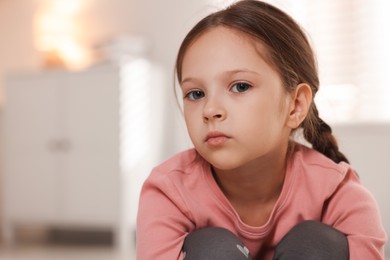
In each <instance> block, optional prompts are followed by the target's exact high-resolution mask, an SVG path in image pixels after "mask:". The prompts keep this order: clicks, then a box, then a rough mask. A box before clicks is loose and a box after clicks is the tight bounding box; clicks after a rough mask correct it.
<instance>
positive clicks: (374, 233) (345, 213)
mask: <svg viewBox="0 0 390 260" xmlns="http://www.w3.org/2000/svg"><path fill="white" fill-rule="evenodd" d="M323 222H324V223H326V224H329V225H331V226H333V227H335V228H336V229H338V230H340V231H341V232H343V233H344V234H346V235H347V238H348V243H349V251H350V259H351V260H359V259H364V260H365V259H370V260H381V259H384V244H385V242H386V239H387V237H386V233H385V231H384V228H383V226H382V222H381V217H380V214H379V210H378V206H377V203H376V201H375V199H374V198H373V196H372V195H371V194H370V192H368V191H367V190H366V189H365V188H364V187H363V186H362V185H361V184H360V183H359V180H358V178H357V176H356V175H355V173H354V172H353V171H352V170H349V172H348V173H347V174H346V178H345V179H344V181H343V182H342V183H340V186H339V187H338V189H337V190H336V191H335V193H334V194H333V195H332V197H331V198H329V200H328V202H327V208H326V211H325V213H324V215H323Z"/></svg>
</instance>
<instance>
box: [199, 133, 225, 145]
mask: <svg viewBox="0 0 390 260" xmlns="http://www.w3.org/2000/svg"><path fill="white" fill-rule="evenodd" d="M229 139H230V137H229V136H227V135H225V134H224V133H221V132H216V131H213V132H209V133H208V134H207V136H206V139H205V141H206V143H207V144H208V145H210V146H219V145H222V144H224V143H226V142H227V141H228V140H229Z"/></svg>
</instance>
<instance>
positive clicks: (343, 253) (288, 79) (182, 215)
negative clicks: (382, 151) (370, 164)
mask: <svg viewBox="0 0 390 260" xmlns="http://www.w3.org/2000/svg"><path fill="white" fill-rule="evenodd" d="M176 73H177V79H178V82H179V84H180V87H181V91H182V93H183V98H184V105H183V106H184V117H185V121H186V125H187V128H188V132H189V135H190V138H191V140H192V142H193V144H194V149H191V150H188V151H185V152H183V153H180V154H178V155H176V156H174V157H173V158H171V159H169V160H168V161H166V162H164V163H163V164H161V165H160V166H158V167H156V168H155V169H154V170H153V172H152V173H151V175H150V176H149V178H148V179H147V180H146V182H145V183H144V186H143V189H142V192H141V198H140V207H139V212H138V225H137V258H138V259H140V260H149V259H163V260H171V259H183V258H185V259H202V260H203V259H214V260H215V259H289V260H291V259H327V260H329V259H353V260H356V259H370V260H375V259H383V258H384V243H385V241H386V234H385V232H384V229H383V227H382V224H381V220H380V215H379V212H378V208H377V205H376V203H375V201H374V199H373V197H372V196H371V195H370V193H369V192H368V191H367V190H366V189H365V188H364V187H362V185H361V184H360V183H359V178H358V176H357V175H356V173H355V172H354V171H353V170H352V169H351V167H350V166H349V165H348V161H347V158H346V157H345V156H344V155H343V154H342V153H341V152H340V151H339V149H338V147H337V144H336V141H335V139H334V137H333V135H332V132H331V128H330V127H329V126H328V125H327V124H326V123H325V122H324V121H323V120H321V119H320V117H319V115H318V111H317V109H316V106H315V104H314V101H313V97H314V95H315V94H316V92H317V90H318V87H319V80H318V75H317V68H316V62H315V58H314V56H313V52H312V49H311V47H310V45H309V43H308V40H307V38H306V36H305V35H304V33H303V32H302V30H301V29H300V27H299V26H298V25H297V23H296V22H294V21H293V20H292V18H291V17H290V16H288V15H287V14H285V13H284V12H282V11H281V10H279V9H277V8H275V7H273V6H271V5H269V4H266V3H263V2H260V1H255V0H244V1H239V2H237V3H235V4H233V5H232V6H230V7H228V8H227V9H225V10H221V11H218V12H216V13H213V14H211V15H209V16H207V17H206V18H204V19H203V20H201V21H200V22H199V23H198V24H197V25H196V26H195V27H194V28H193V29H192V30H191V31H190V32H189V33H188V35H187V36H186V38H185V39H184V41H183V43H182V45H181V47H180V49H179V53H178V56H177V61H176ZM297 130H300V131H301V132H302V133H303V136H304V138H305V139H306V141H307V142H308V143H310V145H308V146H304V145H302V144H299V143H298V142H296V141H294V138H293V137H294V135H293V134H294V133H296V132H297ZM309 146H310V147H309Z"/></svg>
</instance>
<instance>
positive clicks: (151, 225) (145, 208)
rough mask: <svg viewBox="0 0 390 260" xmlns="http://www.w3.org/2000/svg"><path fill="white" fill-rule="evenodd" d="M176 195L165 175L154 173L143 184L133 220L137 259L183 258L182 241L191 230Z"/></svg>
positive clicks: (187, 218) (183, 205) (186, 212)
mask: <svg viewBox="0 0 390 260" xmlns="http://www.w3.org/2000/svg"><path fill="white" fill-rule="evenodd" d="M160 175H161V176H160ZM179 194H180V193H179V192H177V191H176V188H175V186H174V185H173V184H172V182H170V180H169V179H168V178H166V174H159V172H156V171H154V172H152V174H151V176H150V177H149V178H148V179H147V180H146V182H145V183H144V185H143V188H142V191H141V195H140V203H139V209H138V217H137V230H136V240H137V243H136V247H137V259H140V260H141V259H142V260H152V259H153V260H154V259H173V260H174V259H183V255H182V251H181V249H182V245H183V241H184V239H185V237H186V235H187V234H188V232H189V230H192V229H193V228H194V227H193V224H192V222H191V221H190V218H189V217H188V214H189V213H188V211H187V210H186V207H185V204H184V203H183V202H182V199H181V198H180V195H179Z"/></svg>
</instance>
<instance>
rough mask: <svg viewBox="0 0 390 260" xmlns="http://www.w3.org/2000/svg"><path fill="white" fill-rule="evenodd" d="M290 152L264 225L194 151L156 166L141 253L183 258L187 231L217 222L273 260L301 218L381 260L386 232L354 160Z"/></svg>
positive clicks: (146, 198)
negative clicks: (238, 207) (242, 212)
mask: <svg viewBox="0 0 390 260" xmlns="http://www.w3.org/2000/svg"><path fill="white" fill-rule="evenodd" d="M292 158H293V159H292V160H290V163H289V165H288V168H287V172H286V178H285V182H284V185H283V189H282V192H281V194H280V197H279V199H278V201H277V203H276V205H275V207H274V209H273V211H272V214H271V216H270V218H269V220H268V222H267V223H266V224H265V225H263V226H260V227H253V226H248V225H246V224H245V223H243V222H242V221H241V220H240V217H239V216H238V214H237V213H236V211H235V210H234V208H233V207H232V206H231V204H230V203H229V201H228V200H227V199H226V197H225V196H224V194H223V193H222V191H221V190H220V189H219V187H218V185H217V183H216V182H215V180H214V178H213V176H212V173H211V171H210V165H209V164H208V163H207V162H206V161H204V160H203V159H202V158H201V157H200V156H197V155H196V152H195V150H188V151H185V152H183V153H180V154H178V155H176V156H174V157H173V158H171V159H169V160H168V161H166V162H165V163H163V164H161V165H160V166H158V167H156V168H155V169H154V170H153V171H152V173H151V175H150V176H149V178H148V179H147V180H146V182H145V184H144V186H143V189H142V192H141V199H140V206H139V212H138V224H137V259H140V260H151V259H163V260H165V259H166V260H171V259H183V256H182V253H181V247H182V244H183V241H184V238H185V237H186V235H187V234H188V233H190V232H191V231H194V230H196V229H200V228H204V227H211V226H219V227H225V228H227V229H229V230H231V231H232V232H233V233H234V234H236V235H237V236H238V237H240V238H241V239H242V241H243V242H244V243H245V245H246V246H247V247H248V248H249V250H250V252H251V254H252V255H253V256H256V255H262V256H263V258H262V259H271V258H272V256H273V251H274V247H275V246H276V245H277V243H278V242H279V241H280V240H281V238H282V237H283V236H284V235H285V234H286V233H287V232H288V231H289V230H290V229H291V228H292V227H293V226H295V225H296V224H297V223H299V222H301V221H303V220H320V221H322V222H323V223H326V224H329V225H331V226H333V227H335V228H336V229H338V230H340V231H341V232H343V233H345V234H346V235H347V236H348V241H349V247H350V259H351V260H356V259H365V260H366V259H370V260H375V259H383V258H384V243H385V241H386V234H385V232H384V229H383V226H382V223H381V219H380V215H379V211H378V208H377V204H376V202H375V200H374V198H373V197H372V195H371V194H370V193H369V192H368V191H367V190H366V189H365V188H364V187H363V186H362V185H361V184H360V183H359V179H358V177H357V176H356V174H355V173H354V172H353V170H352V169H351V168H350V167H349V165H348V164H346V163H340V164H335V163H333V162H332V161H331V160H330V159H328V158H326V157H325V156H323V155H322V154H320V153H318V152H317V151H314V150H312V149H309V148H306V147H303V146H298V149H297V151H296V152H295V153H294V155H293V157H292Z"/></svg>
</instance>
